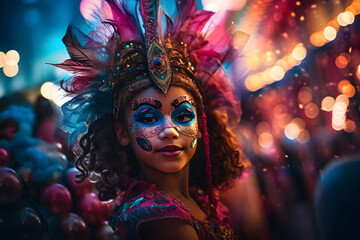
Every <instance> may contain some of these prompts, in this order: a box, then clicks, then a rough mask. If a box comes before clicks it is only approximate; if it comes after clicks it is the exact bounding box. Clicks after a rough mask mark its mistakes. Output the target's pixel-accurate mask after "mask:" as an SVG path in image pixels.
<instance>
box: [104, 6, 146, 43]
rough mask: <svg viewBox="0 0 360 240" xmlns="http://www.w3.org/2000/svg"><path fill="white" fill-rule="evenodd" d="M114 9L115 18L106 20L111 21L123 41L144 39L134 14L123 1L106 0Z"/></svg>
mask: <svg viewBox="0 0 360 240" xmlns="http://www.w3.org/2000/svg"><path fill="white" fill-rule="evenodd" d="M106 2H107V3H108V4H109V6H110V9H111V11H112V15H113V19H106V21H105V22H107V23H110V24H111V25H112V26H113V27H114V28H115V30H116V32H118V34H119V35H120V37H121V41H123V42H125V41H133V40H138V41H140V40H142V33H141V29H140V28H139V25H138V24H136V21H135V19H134V16H132V15H131V14H130V13H129V11H128V10H127V9H126V6H125V4H124V3H123V2H122V3H120V4H117V3H115V2H114V0H106Z"/></svg>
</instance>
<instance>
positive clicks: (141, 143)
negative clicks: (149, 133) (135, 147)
mask: <svg viewBox="0 0 360 240" xmlns="http://www.w3.org/2000/svg"><path fill="white" fill-rule="evenodd" d="M136 141H137V143H138V144H139V146H140V147H141V148H142V149H143V150H145V151H147V152H150V151H151V150H152V146H151V143H150V142H149V140H147V139H146V138H139V137H137V138H136Z"/></svg>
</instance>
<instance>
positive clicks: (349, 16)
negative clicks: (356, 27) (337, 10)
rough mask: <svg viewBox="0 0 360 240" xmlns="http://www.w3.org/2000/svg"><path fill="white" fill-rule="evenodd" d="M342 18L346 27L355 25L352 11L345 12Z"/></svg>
mask: <svg viewBox="0 0 360 240" xmlns="http://www.w3.org/2000/svg"><path fill="white" fill-rule="evenodd" d="M342 18H343V20H344V22H345V23H346V25H350V24H353V23H354V21H355V16H354V13H352V12H350V11H346V12H344V13H343V14H342Z"/></svg>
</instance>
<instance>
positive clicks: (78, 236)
mask: <svg viewBox="0 0 360 240" xmlns="http://www.w3.org/2000/svg"><path fill="white" fill-rule="evenodd" d="M60 229H61V231H62V232H63V233H64V235H65V237H66V240H88V239H89V229H88V227H87V225H86V223H85V222H84V220H83V219H82V218H81V217H80V216H79V215H77V214H75V213H68V214H66V215H64V216H63V217H62V219H61V222H60Z"/></svg>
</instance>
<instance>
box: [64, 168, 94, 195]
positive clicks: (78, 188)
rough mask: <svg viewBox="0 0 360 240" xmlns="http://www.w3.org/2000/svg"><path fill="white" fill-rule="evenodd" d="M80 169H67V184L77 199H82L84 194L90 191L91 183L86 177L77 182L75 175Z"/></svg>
mask: <svg viewBox="0 0 360 240" xmlns="http://www.w3.org/2000/svg"><path fill="white" fill-rule="evenodd" d="M79 173H80V171H79V170H77V169H76V168H69V169H68V170H67V180H68V183H69V186H70V187H71V189H72V190H73V192H74V195H75V197H76V198H77V199H82V198H83V196H84V195H86V194H87V193H89V192H90V189H91V184H90V182H89V180H88V179H85V180H84V181H83V182H81V183H77V182H76V181H75V180H76V175H77V174H79Z"/></svg>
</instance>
